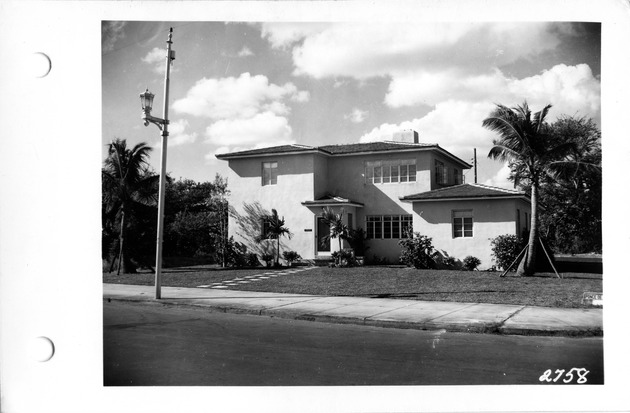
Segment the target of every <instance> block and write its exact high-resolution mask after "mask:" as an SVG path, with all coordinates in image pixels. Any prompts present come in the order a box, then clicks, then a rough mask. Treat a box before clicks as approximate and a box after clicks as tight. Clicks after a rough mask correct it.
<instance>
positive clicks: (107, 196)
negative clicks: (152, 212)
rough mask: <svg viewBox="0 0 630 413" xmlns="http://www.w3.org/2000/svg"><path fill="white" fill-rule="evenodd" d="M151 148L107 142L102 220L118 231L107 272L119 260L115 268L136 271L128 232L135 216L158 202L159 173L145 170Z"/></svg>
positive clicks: (123, 142) (119, 140)
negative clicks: (129, 146)
mask: <svg viewBox="0 0 630 413" xmlns="http://www.w3.org/2000/svg"><path fill="white" fill-rule="evenodd" d="M150 152H151V148H150V147H149V146H147V144H145V143H139V144H137V145H136V146H134V147H133V148H131V149H129V148H127V141H126V140H124V139H115V140H113V141H112V142H111V143H110V144H109V145H108V150H107V158H106V159H105V161H104V162H103V168H102V171H101V183H102V196H103V199H102V205H103V210H102V212H103V220H104V222H106V225H104V231H105V230H107V229H110V230H113V231H115V232H117V243H115V244H114V245H115V247H116V248H115V251H113V257H112V258H111V260H112V261H111V264H112V266H111V267H110V272H111V270H112V268H113V264H114V262H115V261H116V259H117V260H118V271H117V273H118V274H120V272H121V270H122V271H123V272H124V273H129V272H135V270H136V267H135V264H134V263H133V262H132V258H134V257H132V256H131V253H130V252H131V251H132V248H130V245H129V242H128V239H127V238H128V235H129V230H130V228H133V227H134V224H135V223H136V221H137V219H138V216H139V215H141V214H143V213H144V212H145V211H146V208H147V207H153V206H154V205H155V204H156V202H157V190H158V181H159V176H157V175H155V174H153V173H151V172H150V171H149V169H148V157H149V153H150Z"/></svg>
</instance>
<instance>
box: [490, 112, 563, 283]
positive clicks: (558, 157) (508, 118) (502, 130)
mask: <svg viewBox="0 0 630 413" xmlns="http://www.w3.org/2000/svg"><path fill="white" fill-rule="evenodd" d="M550 109H551V105H547V106H545V107H544V108H543V109H542V110H541V111H539V112H536V113H534V114H532V113H531V111H530V110H529V106H528V105H527V102H524V103H523V104H522V105H520V106H516V107H514V108H508V107H506V106H503V105H497V107H496V108H495V109H494V111H492V113H490V116H489V117H488V118H486V119H484V121H483V123H482V125H483V126H484V127H485V128H488V129H489V130H491V131H493V132H496V133H497V134H498V135H499V138H498V139H494V140H493V147H492V148H491V149H490V152H489V153H488V157H489V158H492V159H497V160H500V161H504V162H509V166H510V170H511V173H512V175H511V176H512V179H513V180H514V182H515V184H520V183H525V184H528V185H530V187H531V191H530V192H531V225H530V234H529V242H528V250H527V254H526V255H525V258H524V259H523V260H521V263H520V265H519V267H518V270H517V275H533V274H534V270H535V262H536V251H537V244H538V237H539V229H538V220H539V217H538V190H539V187H540V184H541V180H542V179H543V177H544V176H545V175H549V174H551V173H552V172H553V171H554V170H555V169H556V166H558V165H560V164H564V163H566V157H567V155H568V154H569V153H570V152H571V151H572V150H573V149H574V147H575V145H574V144H573V143H572V142H556V141H554V140H553V139H550V138H549V135H550V129H549V125H548V124H547V123H546V121H545V118H546V116H547V114H548V113H549V110H550Z"/></svg>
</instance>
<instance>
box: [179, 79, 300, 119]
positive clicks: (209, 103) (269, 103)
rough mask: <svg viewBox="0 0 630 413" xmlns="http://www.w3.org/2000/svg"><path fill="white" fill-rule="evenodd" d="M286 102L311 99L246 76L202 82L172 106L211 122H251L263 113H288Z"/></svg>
mask: <svg viewBox="0 0 630 413" xmlns="http://www.w3.org/2000/svg"><path fill="white" fill-rule="evenodd" d="M285 98H288V99H289V100H292V101H296V102H304V101H307V100H308V99H309V95H308V92H303V91H298V89H297V87H296V86H295V85H294V84H293V83H290V82H289V83H286V84H284V85H282V86H278V85H275V84H273V83H269V80H268V79H267V77H266V76H263V75H256V76H252V75H250V74H249V73H243V74H241V75H240V76H239V77H237V78H236V77H228V78H221V79H206V78H203V79H201V80H199V81H198V82H197V83H196V84H195V85H194V86H193V87H192V88H191V89H190V90H189V91H188V93H187V94H186V97H185V98H183V99H179V100H177V101H175V102H174V103H173V109H174V110H175V111H177V112H179V113H186V114H189V115H193V116H202V117H207V118H210V119H215V120H218V119H228V118H251V117H253V116H255V115H256V114H258V113H260V112H263V111H270V112H272V113H274V114H277V115H281V114H282V115H286V114H288V113H289V111H290V109H289V107H288V106H287V105H286V104H285V103H284V102H283V100H284V99H285Z"/></svg>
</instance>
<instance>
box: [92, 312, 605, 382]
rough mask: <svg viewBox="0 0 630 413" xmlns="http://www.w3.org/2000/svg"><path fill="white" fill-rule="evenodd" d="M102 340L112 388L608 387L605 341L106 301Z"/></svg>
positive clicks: (108, 378)
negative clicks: (371, 324)
mask: <svg viewBox="0 0 630 413" xmlns="http://www.w3.org/2000/svg"><path fill="white" fill-rule="evenodd" d="M103 334H104V384H105V385H108V386H150V385H164V386H168V385H173V386H175V385H177V386H248V385H251V386H302V385H304V386H306V385H310V386H320V385H321V386H327V385H466V384H471V385H480V384H544V385H561V384H563V382H566V383H570V384H578V380H579V381H580V384H602V383H603V380H604V372H603V338H602V337H589V338H568V337H524V336H502V335H492V334H465V333H448V332H445V331H419V330H405V329H394V328H380V327H367V326H357V325H344V324H328V323H319V322H310V321H301V320H288V319H280V318H271V317H265V316H255V315H244V314H225V313H216V312H215V313H212V312H209V311H208V310H207V309H201V308H194V307H183V306H182V307H173V306H165V305H161V304H154V303H131V302H120V301H111V302H107V301H104V331H103ZM572 369H573V370H572ZM541 380H542V381H541Z"/></svg>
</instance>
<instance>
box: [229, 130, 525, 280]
mask: <svg viewBox="0 0 630 413" xmlns="http://www.w3.org/2000/svg"><path fill="white" fill-rule="evenodd" d="M394 139H395V140H394V141H385V142H371V143H356V144H344V145H326V146H319V147H312V146H305V145H284V146H276V147H271V148H262V149H254V150H247V151H241V152H234V153H226V154H220V155H217V158H218V159H221V160H227V161H228V162H229V168H230V172H229V175H228V182H229V189H230V206H231V215H230V219H229V229H228V231H229V234H230V235H232V236H234V239H235V240H236V241H238V242H241V243H243V244H244V245H246V246H247V247H248V249H249V250H250V251H253V252H256V253H258V254H262V253H269V252H271V251H272V250H273V245H271V243H268V242H262V243H261V242H257V241H256V240H257V239H259V238H260V236H261V235H263V233H264V231H265V228H266V227H265V216H267V215H269V214H270V212H271V209H276V210H277V211H278V214H279V215H280V216H283V217H284V218H285V224H286V226H287V227H288V228H289V229H290V230H291V232H292V233H293V236H292V237H291V239H288V238H286V237H285V238H283V239H282V240H281V244H282V250H283V251H284V250H293V251H297V252H298V253H299V254H300V255H301V256H302V258H303V259H306V260H315V259H318V258H327V257H329V256H330V255H331V254H332V252H334V251H335V250H337V249H338V248H339V247H338V242H337V241H334V242H329V243H324V242H322V238H323V236H324V235H325V234H327V233H328V232H329V228H328V227H326V225H325V224H324V223H323V222H322V220H321V218H320V217H319V216H320V214H321V212H322V210H323V209H324V208H325V207H329V208H332V209H333V210H335V211H339V210H340V209H341V208H343V210H344V211H345V216H346V219H347V220H348V222H347V223H348V226H350V227H351V228H357V227H362V228H363V229H365V230H366V232H367V235H368V238H369V241H368V246H369V250H368V252H367V253H366V255H367V258H368V259H370V258H372V257H374V256H377V257H379V258H386V259H388V260H389V262H391V263H397V262H398V257H399V255H400V247H399V245H398V241H399V240H400V239H401V238H402V237H404V234H405V229H406V228H407V226H412V227H413V229H414V231H419V232H421V233H422V234H425V235H429V236H431V237H432V238H433V245H434V246H435V247H436V248H438V249H440V250H443V251H445V252H446V253H448V255H450V256H453V257H455V258H458V259H463V258H464V257H465V256H467V255H474V256H476V257H477V258H479V259H480V260H481V261H482V266H481V267H482V268H485V267H489V266H490V265H491V262H490V241H489V238H493V237H495V236H497V235H501V234H506V233H511V234H515V233H517V232H519V233H520V231H521V229H522V228H523V223H524V222H527V220H526V219H525V217H524V215H523V214H529V203H528V200H527V198H526V197H525V196H524V195H523V194H521V193H519V192H516V191H510V190H503V189H498V188H490V187H484V186H481V185H469V184H463V171H464V170H465V169H469V168H470V167H471V165H469V164H468V163H466V162H464V161H463V160H461V159H460V158H458V157H456V156H454V155H453V154H451V153H450V152H448V151H446V150H444V149H443V148H441V147H440V146H439V145H437V144H428V143H419V142H418V134H417V132H415V131H405V132H402V133H398V134H395V135H394ZM517 215H518V217H517ZM521 215H523V216H521ZM447 217H448V219H447ZM519 220H520V221H519ZM517 226H518V228H519V229H517ZM471 241H472V242H471ZM346 246H347V245H344V247H346Z"/></svg>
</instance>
